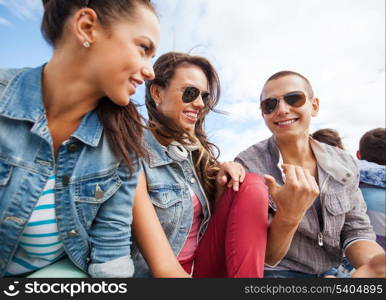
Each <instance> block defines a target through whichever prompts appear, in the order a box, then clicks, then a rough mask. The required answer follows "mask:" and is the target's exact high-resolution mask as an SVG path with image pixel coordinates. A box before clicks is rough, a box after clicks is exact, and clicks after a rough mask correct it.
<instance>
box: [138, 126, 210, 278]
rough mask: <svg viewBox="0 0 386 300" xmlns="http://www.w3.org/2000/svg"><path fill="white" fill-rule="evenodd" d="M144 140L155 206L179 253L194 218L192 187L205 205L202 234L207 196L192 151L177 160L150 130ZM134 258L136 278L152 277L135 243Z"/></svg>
mask: <svg viewBox="0 0 386 300" xmlns="http://www.w3.org/2000/svg"><path fill="white" fill-rule="evenodd" d="M144 136H145V139H144V143H145V145H146V148H147V149H148V151H149V154H150V160H149V161H145V160H142V161H141V164H142V168H143V170H144V173H145V176H146V180H147V189H148V193H149V196H150V199H151V201H152V203H153V205H154V207H155V210H156V212H157V215H158V218H159V221H160V223H161V225H162V227H163V229H164V232H165V234H166V237H167V238H168V240H169V243H170V245H171V247H172V249H173V252H174V254H175V255H176V256H177V255H178V254H179V252H180V251H181V249H182V247H183V245H184V243H185V240H186V238H187V236H188V233H189V231H190V227H191V225H192V221H193V205H192V198H191V195H190V192H189V187H190V188H192V189H193V191H194V192H195V194H196V195H197V196H198V198H199V200H200V203H201V205H202V208H203V220H202V223H201V226H200V230H199V237H202V235H203V233H204V232H205V229H206V227H207V224H208V221H209V218H210V210H209V205H208V202H207V199H206V195H205V193H204V191H203V189H202V187H201V185H200V182H199V179H198V178H197V176H196V174H195V171H194V168H193V167H192V165H193V164H192V157H191V153H190V154H189V157H188V158H187V159H186V160H183V161H182V162H177V161H174V160H172V159H171V158H170V157H169V156H168V154H167V148H166V147H164V146H162V145H161V144H160V143H158V141H157V140H156V139H155V138H154V136H153V135H152V133H151V132H150V131H146V132H145V135H144ZM132 257H133V261H134V265H135V274H134V276H135V277H150V276H151V273H150V270H149V267H148V266H147V264H146V261H145V260H144V258H143V256H142V255H141V253H140V252H139V250H138V248H137V246H136V245H135V242H134V243H133V250H132Z"/></svg>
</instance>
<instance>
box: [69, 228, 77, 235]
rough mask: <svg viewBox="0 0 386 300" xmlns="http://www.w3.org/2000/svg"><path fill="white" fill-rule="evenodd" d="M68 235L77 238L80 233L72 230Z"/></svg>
mask: <svg viewBox="0 0 386 300" xmlns="http://www.w3.org/2000/svg"><path fill="white" fill-rule="evenodd" d="M67 235H68V236H69V237H74V236H77V235H78V232H77V231H76V230H74V229H72V230H70V231H69V232H67Z"/></svg>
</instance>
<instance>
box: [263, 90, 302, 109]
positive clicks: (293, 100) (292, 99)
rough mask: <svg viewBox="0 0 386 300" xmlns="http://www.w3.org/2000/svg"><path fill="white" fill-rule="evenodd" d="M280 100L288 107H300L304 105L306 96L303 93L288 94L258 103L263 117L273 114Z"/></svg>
mask: <svg viewBox="0 0 386 300" xmlns="http://www.w3.org/2000/svg"><path fill="white" fill-rule="evenodd" d="M280 98H282V99H283V100H284V102H285V103H287V104H288V105H289V106H292V107H301V106H303V105H304V103H306V100H307V96H306V95H305V94H304V93H303V92H298V91H296V92H290V93H288V94H285V95H284V96H282V97H278V98H267V99H265V100H263V101H261V103H260V108H261V110H262V112H263V114H265V115H269V114H271V113H273V112H274V111H275V110H276V109H277V108H278V107H279V102H280Z"/></svg>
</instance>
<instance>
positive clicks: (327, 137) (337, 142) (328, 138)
mask: <svg viewBox="0 0 386 300" xmlns="http://www.w3.org/2000/svg"><path fill="white" fill-rule="evenodd" d="M311 136H312V138H314V139H315V140H317V141H319V142H321V143H325V144H328V145H330V146H333V147H338V148H340V149H342V150H344V147H343V143H342V139H341V137H340V136H339V133H338V131H336V130H334V129H331V128H324V129H319V130H317V131H315V132H314V133H313V134H312V135H311Z"/></svg>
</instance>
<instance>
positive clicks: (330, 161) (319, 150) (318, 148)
mask: <svg viewBox="0 0 386 300" xmlns="http://www.w3.org/2000/svg"><path fill="white" fill-rule="evenodd" d="M271 139H272V140H271V142H273V144H274V150H275V152H276V151H277V156H278V158H277V162H278V163H277V167H278V168H279V170H280V171H281V174H282V178H283V180H285V174H284V173H283V169H282V167H281V165H282V164H283V157H282V155H281V153H280V150H279V148H278V147H277V145H276V143H275V140H274V138H273V137H271ZM310 146H311V149H312V151H313V153H314V155H315V157H316V161H317V164H318V166H319V167H320V168H322V169H323V171H325V172H326V173H327V174H328V175H330V176H332V177H333V178H334V179H335V180H336V181H338V182H340V183H341V184H346V183H348V181H349V180H348V179H349V178H351V177H353V176H354V175H355V174H354V173H353V171H352V170H351V169H349V168H347V167H346V165H347V161H345V159H344V157H345V156H347V155H349V154H346V155H343V153H342V154H340V155H339V153H337V152H339V151H341V150H340V149H336V148H335V147H332V146H329V145H326V144H323V143H319V142H318V141H316V140H314V139H313V138H312V137H310Z"/></svg>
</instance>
